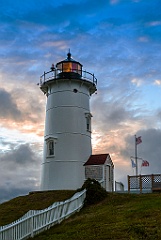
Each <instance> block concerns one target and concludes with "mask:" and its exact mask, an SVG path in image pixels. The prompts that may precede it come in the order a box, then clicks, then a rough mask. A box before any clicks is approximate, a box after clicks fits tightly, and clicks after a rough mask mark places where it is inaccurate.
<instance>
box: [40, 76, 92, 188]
mask: <svg viewBox="0 0 161 240" xmlns="http://www.w3.org/2000/svg"><path fill="white" fill-rule="evenodd" d="M44 87H47V88H48V97H47V105H46V120H45V134H44V159H43V164H42V177H41V190H50V189H51V190H61V189H62V190H63V189H77V188H79V187H81V186H82V184H83V182H84V179H85V170H84V167H83V164H84V163H85V162H86V161H87V159H88V158H89V156H90V155H91V153H92V148H91V132H89V131H87V126H86V113H90V107H89V98H90V88H92V87H93V83H91V82H88V81H83V80H78V79H76V80H73V79H72V80H69V79H59V80H56V79H53V80H52V81H48V82H46V83H45V84H44ZM42 88H43V86H42ZM74 89H77V92H76V93H75V92H74V91H73V90H74ZM49 138H54V139H55V156H54V157H49V156H47V144H46V143H47V140H48V139H49Z"/></svg>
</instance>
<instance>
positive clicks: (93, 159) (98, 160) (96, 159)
mask: <svg viewBox="0 0 161 240" xmlns="http://www.w3.org/2000/svg"><path fill="white" fill-rule="evenodd" d="M108 156H109V154H96V155H91V156H90V157H89V158H88V161H87V162H86V163H85V164H84V166H86V165H103V164H104V163H105V161H106V159H107V157H108Z"/></svg>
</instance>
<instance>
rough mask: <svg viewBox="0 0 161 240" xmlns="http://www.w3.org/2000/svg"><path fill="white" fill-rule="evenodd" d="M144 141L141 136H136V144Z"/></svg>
mask: <svg viewBox="0 0 161 240" xmlns="http://www.w3.org/2000/svg"><path fill="white" fill-rule="evenodd" d="M140 143H142V140H141V136H140V137H137V138H136V144H140Z"/></svg>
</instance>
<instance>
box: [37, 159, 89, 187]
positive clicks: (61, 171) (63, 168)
mask: <svg viewBox="0 0 161 240" xmlns="http://www.w3.org/2000/svg"><path fill="white" fill-rule="evenodd" d="M83 164H84V162H80V161H74V160H72V161H67V160H65V161H62V160H57V161H48V162H45V163H43V164H42V178H41V190H42V191H45V190H76V189H78V188H80V187H81V186H82V185H83V183H84V180H85V169H84V166H83ZM71 169H72V173H71Z"/></svg>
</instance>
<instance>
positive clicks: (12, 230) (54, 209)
mask: <svg viewBox="0 0 161 240" xmlns="http://www.w3.org/2000/svg"><path fill="white" fill-rule="evenodd" d="M85 197H86V190H83V191H82V192H77V193H75V194H74V195H73V197H71V198H70V199H68V200H66V201H64V202H56V203H54V204H53V205H51V206H50V207H48V208H46V209H44V210H30V211H28V212H27V213H26V214H25V215H24V216H23V217H21V218H20V219H18V220H17V221H14V222H12V223H11V224H8V225H5V226H1V227H0V240H21V239H27V238H29V237H34V235H36V234H38V233H40V232H42V231H44V230H47V229H49V228H50V227H51V226H53V225H55V224H57V223H60V222H61V221H62V220H63V219H66V218H68V217H69V216H70V215H72V214H74V213H75V212H77V211H79V210H80V209H81V208H82V207H83V203H84V200H85Z"/></svg>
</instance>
